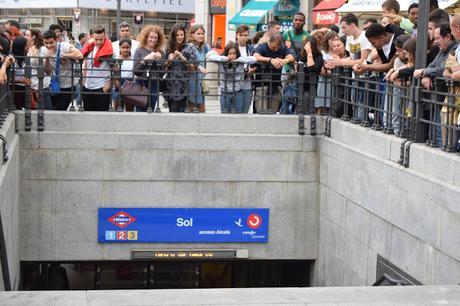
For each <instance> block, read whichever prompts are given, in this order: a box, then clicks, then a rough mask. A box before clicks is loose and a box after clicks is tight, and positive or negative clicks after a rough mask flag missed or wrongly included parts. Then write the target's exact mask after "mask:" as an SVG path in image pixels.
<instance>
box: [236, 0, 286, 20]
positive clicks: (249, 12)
mask: <svg viewBox="0 0 460 306" xmlns="http://www.w3.org/2000/svg"><path fill="white" fill-rule="evenodd" d="M277 3H278V0H251V1H250V2H248V4H246V5H245V6H244V7H243V8H242V9H241V11H240V12H239V13H238V14H236V15H235V17H233V18H232V19H231V20H230V21H229V22H228V23H229V24H234V25H238V24H248V25H249V24H258V23H259V21H260V20H261V19H262V17H264V16H265V15H266V14H267V13H268V12H269V11H271V10H272V9H273V7H274V6H275V5H276V4H277Z"/></svg>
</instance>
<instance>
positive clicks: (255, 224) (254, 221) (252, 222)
mask: <svg viewBox="0 0 460 306" xmlns="http://www.w3.org/2000/svg"><path fill="white" fill-rule="evenodd" d="M246 224H247V225H248V226H249V227H250V228H252V229H258V228H259V227H260V226H261V225H262V217H261V216H260V215H258V214H251V215H250V216H249V217H248V219H247V220H246Z"/></svg>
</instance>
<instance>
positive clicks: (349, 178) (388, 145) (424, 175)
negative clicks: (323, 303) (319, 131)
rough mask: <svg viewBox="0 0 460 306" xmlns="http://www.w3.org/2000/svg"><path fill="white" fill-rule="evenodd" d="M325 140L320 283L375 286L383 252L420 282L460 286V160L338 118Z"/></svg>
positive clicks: (322, 147) (321, 193)
mask: <svg viewBox="0 0 460 306" xmlns="http://www.w3.org/2000/svg"><path fill="white" fill-rule="evenodd" d="M331 130H332V135H331V136H332V137H331V138H323V139H322V141H320V150H319V152H320V165H321V166H320V167H321V170H320V197H321V201H320V203H321V204H320V207H321V208H320V215H319V218H320V220H319V223H320V230H319V232H320V238H319V241H320V242H319V246H320V248H319V254H318V262H317V281H318V285H322V286H324V285H325V286H350V285H359V286H363V285H371V284H373V283H374V282H375V281H376V260H377V254H380V255H381V256H383V257H384V258H386V259H387V260H389V261H391V262H392V263H393V264H394V265H396V266H397V267H399V268H400V269H402V270H404V271H405V272H407V273H409V274H410V275H411V276H413V277H414V278H416V279H417V280H418V281H420V282H422V283H423V284H459V283H460V243H459V242H460V240H459V237H460V205H459V199H460V180H459V177H460V176H459V175H460V158H459V156H458V155H457V156H456V155H454V154H447V153H444V152H442V151H440V150H436V149H430V148H427V147H425V146H424V145H420V144H414V145H412V147H411V152H410V167H409V168H404V167H402V166H400V165H399V164H398V163H396V162H397V160H398V159H399V152H400V143H401V140H400V139H398V138H396V137H394V136H387V135H385V134H382V133H380V132H375V131H370V130H369V129H364V128H362V127H360V126H354V125H351V124H349V123H345V122H343V121H338V120H334V121H333V123H332V129H331Z"/></svg>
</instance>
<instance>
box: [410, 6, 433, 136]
mask: <svg viewBox="0 0 460 306" xmlns="http://www.w3.org/2000/svg"><path fill="white" fill-rule="evenodd" d="M418 5H419V9H418V11H419V15H418V21H417V49H416V51H415V68H416V69H422V68H426V56H427V51H428V17H429V14H430V1H429V0H420V1H419V4H418ZM412 88H413V89H412V91H413V96H412V97H413V101H414V110H413V112H412V113H413V114H414V115H415V123H414V124H415V126H416V127H415V133H414V135H415V141H416V142H423V141H424V131H423V124H422V123H421V122H420V118H422V117H423V106H422V105H421V104H422V87H421V86H420V81H419V80H416V83H415V86H413V87H412ZM413 120H414V119H413ZM410 140H412V139H410Z"/></svg>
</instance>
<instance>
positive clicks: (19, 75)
mask: <svg viewBox="0 0 460 306" xmlns="http://www.w3.org/2000/svg"><path fill="white" fill-rule="evenodd" d="M27 50H28V45H27V39H26V38H25V37H23V36H18V37H16V38H15V39H14V41H13V45H12V46H11V53H12V54H13V56H14V57H15V58H16V61H15V62H14V65H13V67H14V86H13V90H14V104H15V105H16V108H17V109H22V108H23V107H25V106H26V105H25V104H26V86H30V84H31V80H30V77H27V76H26V74H25V67H26V60H25V58H26V55H27ZM33 104H34V101H32V108H33V107H34V105H33Z"/></svg>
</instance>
